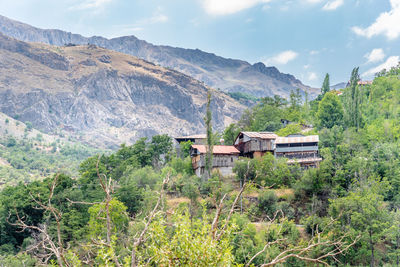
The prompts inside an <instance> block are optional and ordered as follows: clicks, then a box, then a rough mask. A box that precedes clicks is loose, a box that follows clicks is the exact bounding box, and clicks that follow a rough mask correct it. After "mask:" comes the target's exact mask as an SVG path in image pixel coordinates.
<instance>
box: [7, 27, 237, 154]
mask: <svg viewBox="0 0 400 267" xmlns="http://www.w3.org/2000/svg"><path fill="white" fill-rule="evenodd" d="M206 95H207V88H206V86H205V85H204V84H203V83H201V82H199V81H197V80H195V79H193V78H191V77H189V76H187V75H184V74H182V73H180V72H177V71H174V70H169V69H165V68H163V67H160V66H156V65H155V64H153V63H150V62H147V61H144V60H141V59H138V58H136V57H133V56H129V55H126V54H122V53H119V52H115V51H111V50H107V49H104V48H99V47H97V46H95V45H80V46H64V47H57V46H50V45H47V44H39V43H35V44H30V43H25V42H22V41H18V40H16V39H13V38H10V37H8V36H5V35H3V34H0V111H1V112H3V113H5V114H7V115H9V116H11V117H13V118H17V119H19V120H21V121H24V122H27V121H30V122H31V123H32V124H33V125H34V127H36V128H38V129H40V130H42V131H45V132H47V133H55V132H59V131H62V130H64V131H68V132H69V133H72V134H74V136H77V137H78V138H79V140H80V141H83V142H87V143H91V144H96V145H100V146H101V147H112V146H115V145H118V144H120V143H123V142H126V143H131V142H133V141H135V140H137V139H138V138H140V137H143V136H149V135H153V134H160V133H167V134H170V135H177V134H179V135H184V134H190V133H200V132H203V131H204V123H203V117H204V114H205V106H206ZM243 110H244V106H242V105H241V104H239V103H238V102H236V101H235V100H233V99H232V98H230V97H228V96H227V95H225V94H223V93H221V92H219V91H217V90H214V91H213V101H212V111H213V121H214V127H216V128H217V129H220V130H221V129H223V127H225V126H226V125H228V124H229V123H231V122H232V121H234V120H236V119H238V118H239V117H240V115H241V113H242V111H243Z"/></svg>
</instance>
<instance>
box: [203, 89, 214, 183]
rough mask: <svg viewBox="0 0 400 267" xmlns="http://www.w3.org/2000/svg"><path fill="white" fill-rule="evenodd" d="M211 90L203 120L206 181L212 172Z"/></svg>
mask: <svg viewBox="0 0 400 267" xmlns="http://www.w3.org/2000/svg"><path fill="white" fill-rule="evenodd" d="M210 105H211V89H208V93H207V111H206V116H205V118H204V122H205V124H206V133H207V146H206V149H207V153H206V159H205V161H206V164H205V165H206V166H205V167H206V172H207V177H206V178H207V179H209V178H211V171H212V162H213V153H212V152H213V138H212V123H211V119H212V114H211V109H210Z"/></svg>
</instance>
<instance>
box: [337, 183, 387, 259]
mask: <svg viewBox="0 0 400 267" xmlns="http://www.w3.org/2000/svg"><path fill="white" fill-rule="evenodd" d="M377 186H379V185H378V184H377ZM330 214H331V216H333V217H340V221H339V222H340V224H339V231H342V232H349V233H350V234H352V235H353V236H357V235H360V238H361V240H360V242H359V244H360V245H361V247H367V248H369V250H370V254H369V263H370V265H371V267H373V266H374V265H375V263H376V250H375V246H376V244H377V243H378V242H380V241H381V240H382V238H384V233H385V230H386V229H388V228H389V226H390V220H389V218H390V217H389V212H388V211H387V209H386V208H385V204H384V202H383V196H381V195H379V194H377V193H375V192H374V190H372V189H363V190H358V191H357V192H350V194H349V195H348V196H346V197H343V198H338V199H335V200H333V201H332V203H331V205H330ZM360 250H361V251H362V250H363V249H362V248H360ZM359 257H364V256H362V255H359ZM358 260H360V262H361V263H363V262H364V261H363V260H362V259H358Z"/></svg>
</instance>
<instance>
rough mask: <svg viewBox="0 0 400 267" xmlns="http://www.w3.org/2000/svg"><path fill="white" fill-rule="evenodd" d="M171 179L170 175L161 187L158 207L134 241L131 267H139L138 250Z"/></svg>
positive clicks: (155, 207) (149, 216)
mask: <svg viewBox="0 0 400 267" xmlns="http://www.w3.org/2000/svg"><path fill="white" fill-rule="evenodd" d="M169 178H170V174H169V173H168V174H167V176H166V177H165V179H164V181H163V183H162V185H161V189H160V193H159V196H158V199H157V203H156V205H155V206H154V208H153V210H152V211H151V212H150V214H149V215H148V216H147V220H146V222H145V225H144V228H143V230H142V232H140V234H139V236H138V237H137V238H135V239H134V241H133V245H132V250H131V267H136V266H137V260H136V250H137V249H138V247H139V246H140V245H142V244H143V242H145V241H146V240H145V235H146V233H147V231H148V230H149V226H150V224H151V222H152V221H153V219H154V217H155V216H156V214H157V210H158V207H159V206H160V204H161V201H162V197H163V195H164V188H165V186H166V185H167V184H168V182H169Z"/></svg>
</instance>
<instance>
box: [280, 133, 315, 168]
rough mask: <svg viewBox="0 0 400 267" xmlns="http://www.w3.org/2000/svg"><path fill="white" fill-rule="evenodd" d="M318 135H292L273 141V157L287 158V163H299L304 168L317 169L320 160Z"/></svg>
mask: <svg viewBox="0 0 400 267" xmlns="http://www.w3.org/2000/svg"><path fill="white" fill-rule="evenodd" d="M318 142H319V136H318V135H309V136H304V135H301V134H292V135H288V136H286V137H281V136H279V137H277V138H276V139H275V150H274V155H275V157H285V158H288V163H289V164H290V163H295V162H297V163H299V164H300V166H302V167H304V168H309V167H317V166H318V165H319V162H320V161H321V160H322V158H321V157H320V156H319V154H318Z"/></svg>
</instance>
